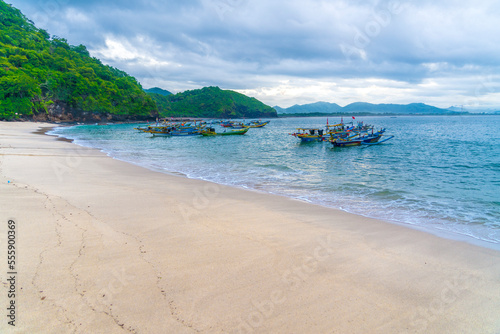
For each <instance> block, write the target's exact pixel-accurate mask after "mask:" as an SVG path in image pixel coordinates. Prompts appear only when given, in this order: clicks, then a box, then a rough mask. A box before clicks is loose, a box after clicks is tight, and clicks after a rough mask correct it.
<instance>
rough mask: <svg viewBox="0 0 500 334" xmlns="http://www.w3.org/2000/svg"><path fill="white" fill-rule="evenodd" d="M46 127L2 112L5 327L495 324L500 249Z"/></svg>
mask: <svg viewBox="0 0 500 334" xmlns="http://www.w3.org/2000/svg"><path fill="white" fill-rule="evenodd" d="M41 126H50V125H48V124H36V123H6V122H0V194H1V196H0V207H1V214H0V222H1V224H0V235H1V239H0V259H1V261H0V263H2V265H1V266H0V280H1V282H2V283H3V284H2V287H3V289H2V291H0V302H1V304H0V306H1V309H3V310H4V311H3V312H4V314H5V315H2V317H1V318H0V319H2V320H0V332H2V333H10V332H16V333H126V332H130V333H195V332H202V333H495V334H497V333H500V253H499V252H496V251H494V250H490V249H485V248H480V247H477V246H473V245H469V244H466V243H463V242H458V241H452V240H447V239H441V238H439V237H436V236H433V235H430V234H426V233H424V232H420V231H416V230H412V229H408V228H405V227H402V226H397V225H392V224H388V223H385V222H381V221H377V220H373V219H368V218H365V217H361V216H356V215H351V214H347V213H345V212H342V211H337V210H333V209H328V208H324V207H320V206H315V205H311V204H307V203H303V202H299V201H295V200H290V199H287V198H283V197H278V196H273V195H267V194H260V193H257V192H251V191H244V190H240V189H235V188H231V187H225V186H221V185H217V184H212V183H208V182H203V181H198V180H191V179H187V178H183V177H177V176H172V175H166V174H161V173H156V172H153V171H149V170H147V169H144V168H141V167H138V166H134V165H131V164H127V163H124V162H120V161H117V160H113V159H111V158H109V157H107V156H106V155H105V154H103V153H101V152H99V151H96V150H92V149H87V148H82V147H79V146H77V145H74V144H72V143H69V142H64V141H61V140H56V139H55V137H51V136H46V135H40V134H34V133H33V132H34V131H35V130H36V129H38V128H39V127H41ZM8 181H10V183H8ZM9 219H12V220H13V221H15V222H16V226H17V234H16V246H17V250H18V253H17V261H18V263H17V268H16V270H17V272H18V274H17V282H16V289H17V297H16V300H15V301H16V307H17V308H16V327H15V328H14V327H12V326H9V325H8V323H7V321H8V320H9V319H8V318H7V317H6V314H7V310H6V307H7V306H8V303H9V301H10V300H11V299H9V298H8V290H9V284H8V282H7V278H8V275H7V274H6V273H7V263H6V262H7V260H6V259H7V254H6V253H7V249H6V247H7V246H6V245H7V237H6V235H7V222H8V220H9Z"/></svg>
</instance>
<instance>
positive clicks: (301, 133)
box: [290, 128, 326, 142]
mask: <svg viewBox="0 0 500 334" xmlns="http://www.w3.org/2000/svg"><path fill="white" fill-rule="evenodd" d="M290 134H291V135H292V136H294V137H297V138H299V139H300V140H301V141H302V142H314V141H324V140H326V137H325V135H324V130H323V129H318V128H297V132H294V133H290Z"/></svg>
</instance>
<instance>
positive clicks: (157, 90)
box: [144, 87, 172, 96]
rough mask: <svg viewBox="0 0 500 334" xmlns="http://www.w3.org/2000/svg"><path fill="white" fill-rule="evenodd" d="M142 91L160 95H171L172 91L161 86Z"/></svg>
mask: <svg viewBox="0 0 500 334" xmlns="http://www.w3.org/2000/svg"><path fill="white" fill-rule="evenodd" d="M144 91H145V92H146V93H154V94H160V95H163V96H167V95H172V93H170V92H169V91H168V90H165V89H161V88H158V87H153V88H149V89H145V90H144Z"/></svg>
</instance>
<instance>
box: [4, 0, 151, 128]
mask: <svg viewBox="0 0 500 334" xmlns="http://www.w3.org/2000/svg"><path fill="white" fill-rule="evenodd" d="M58 103H64V104H65V105H67V106H68V107H69V108H71V109H75V110H80V111H89V112H97V113H100V114H112V115H132V116H148V115H154V114H156V112H157V107H156V104H155V103H154V101H153V100H152V99H151V97H150V96H149V95H148V94H146V93H145V92H144V91H143V90H142V87H141V86H140V84H139V83H138V82H137V81H136V79H135V78H133V77H131V76H129V75H127V74H126V73H125V72H123V71H120V70H118V69H116V68H113V67H110V66H106V65H103V64H102V63H101V62H100V61H99V60H98V59H96V58H93V57H90V55H89V52H88V51H87V49H86V47H85V46H83V45H79V46H72V45H69V44H68V43H67V41H66V40H65V39H63V38H57V37H52V38H51V37H50V36H49V34H48V33H47V32H46V31H45V30H42V29H37V28H36V27H35V26H34V24H33V22H31V21H29V20H28V19H27V18H26V17H25V16H24V15H23V14H22V13H21V12H20V11H19V10H18V9H16V8H13V7H12V6H10V5H8V4H6V3H5V2H4V1H1V0H0V119H6V120H11V119H18V118H30V117H31V116H33V115H36V114H40V113H47V112H48V109H50V107H51V105H53V104H58Z"/></svg>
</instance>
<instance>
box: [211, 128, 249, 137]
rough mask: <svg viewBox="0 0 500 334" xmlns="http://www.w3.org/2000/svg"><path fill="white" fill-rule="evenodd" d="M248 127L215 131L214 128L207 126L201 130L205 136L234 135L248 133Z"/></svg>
mask: <svg viewBox="0 0 500 334" xmlns="http://www.w3.org/2000/svg"><path fill="white" fill-rule="evenodd" d="M247 131H248V128H244V129H241V130H230V131H224V132H215V129H214V128H207V129H205V130H203V131H202V132H201V134H202V135H203V136H232V135H244V134H245V133H247Z"/></svg>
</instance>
